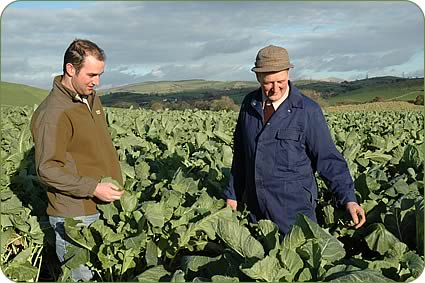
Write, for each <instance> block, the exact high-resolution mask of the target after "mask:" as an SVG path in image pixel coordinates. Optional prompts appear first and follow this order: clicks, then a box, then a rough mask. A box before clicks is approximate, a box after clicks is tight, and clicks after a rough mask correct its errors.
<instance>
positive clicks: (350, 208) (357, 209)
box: [345, 201, 366, 229]
mask: <svg viewBox="0 0 425 283" xmlns="http://www.w3.org/2000/svg"><path fill="white" fill-rule="evenodd" d="M345 209H346V210H347V212H348V213H349V214H350V215H351V219H353V223H354V224H353V225H351V226H354V228H355V229H358V228H360V227H361V226H362V225H363V224H364V223H365V222H366V214H365V212H364V209H363V208H362V207H361V206H360V205H358V204H357V202H354V201H350V202H347V204H346V205H345Z"/></svg>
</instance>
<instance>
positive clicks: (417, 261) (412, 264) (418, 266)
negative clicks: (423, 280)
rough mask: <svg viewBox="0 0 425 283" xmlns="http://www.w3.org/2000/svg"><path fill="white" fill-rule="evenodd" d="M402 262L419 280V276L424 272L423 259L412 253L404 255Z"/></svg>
mask: <svg viewBox="0 0 425 283" xmlns="http://www.w3.org/2000/svg"><path fill="white" fill-rule="evenodd" d="M401 261H402V262H403V263H404V264H405V266H406V267H407V268H408V269H409V271H410V273H411V274H412V275H413V277H415V278H418V277H419V275H421V273H422V272H423V271H424V261H423V260H422V258H421V257H420V256H419V255H417V254H415V253H414V252H412V251H410V252H407V253H406V254H404V255H403V257H402V258H401Z"/></svg>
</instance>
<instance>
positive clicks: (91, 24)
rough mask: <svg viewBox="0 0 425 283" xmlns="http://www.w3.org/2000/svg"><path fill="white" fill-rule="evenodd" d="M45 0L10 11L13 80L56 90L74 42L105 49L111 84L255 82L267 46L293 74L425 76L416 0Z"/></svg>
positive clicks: (5, 67)
mask: <svg viewBox="0 0 425 283" xmlns="http://www.w3.org/2000/svg"><path fill="white" fill-rule="evenodd" d="M22 3H24V2H22ZM34 3H37V2H34ZM40 3H41V2H40ZM43 3H44V4H43V5H40V6H39V7H37V6H36V5H34V4H33V5H32V6H31V7H26V6H25V5H24V4H19V2H16V3H12V4H11V5H9V6H8V8H7V9H6V10H5V11H4V13H3V15H2V34H1V41H2V53H1V56H2V58H1V59H2V61H1V62H2V78H3V79H4V80H10V81H14V82H24V83H28V84H31V85H36V86H41V87H46V88H47V87H50V85H51V74H53V73H58V72H61V69H62V58H63V52H64V51H65V49H66V48H67V46H68V45H69V43H70V42H71V41H72V40H73V39H75V38H87V39H90V40H93V41H94V42H96V43H97V44H98V45H99V46H101V47H102V48H103V49H104V50H105V52H106V55H107V61H106V63H107V71H106V73H105V75H104V76H103V79H102V82H103V83H104V84H105V85H115V84H116V85H120V84H125V83H133V82H137V80H159V79H164V80H165V79H167V80H174V79H176V80H177V79H193V78H204V79H215V80H242V79H247V80H254V79H255V76H253V74H252V72H250V68H251V67H252V65H253V63H254V60H255V55H256V53H257V51H258V50H259V49H260V48H262V47H264V46H266V45H268V44H276V45H282V46H285V47H286V48H287V49H288V51H289V54H290V56H291V61H292V63H294V64H295V67H296V68H295V69H294V70H293V72H292V74H293V76H296V75H300V74H306V73H308V72H309V73H310V74H309V75H308V76H312V77H314V76H315V75H316V74H319V73H320V72H323V71H328V72H338V74H337V75H338V76H341V77H348V76H352V72H353V71H358V72H365V71H372V70H373V71H376V73H379V71H380V70H381V71H382V72H384V71H388V70H390V68H389V67H391V66H392V67H394V68H400V66H403V68H405V69H406V73H407V72H414V71H416V70H417V69H418V64H417V63H415V64H413V63H412V60H413V61H421V64H422V65H423V35H424V30H423V14H422V13H421V11H420V10H419V9H418V7H416V6H415V5H414V4H413V3H410V2H367V3H364V2H341V3H340V2H298V1H271V2H252V1H247V2H243V1H238V2H232V1H230V2H222V1H218V2H210V1H205V2H202V1H176V2H173V1H170V2H164V1H158V2H154V1H124V2H113V1H93V2H87V3H86V2H78V3H79V5H78V6H76V5H73V6H70V8H66V2H64V3H62V5H60V6H57V5H56V6H55V5H50V6H49V3H48V2H43ZM69 5H71V4H69ZM417 54H420V56H418V55H417ZM412 58H413V59H412ZM413 65H414V66H413ZM397 66H398V67H397ZM422 69H423V67H422ZM382 74H383V75H384V73H382Z"/></svg>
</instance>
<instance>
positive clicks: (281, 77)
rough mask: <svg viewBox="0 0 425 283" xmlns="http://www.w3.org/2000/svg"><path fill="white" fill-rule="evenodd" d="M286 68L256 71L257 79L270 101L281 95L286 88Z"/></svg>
mask: <svg viewBox="0 0 425 283" xmlns="http://www.w3.org/2000/svg"><path fill="white" fill-rule="evenodd" d="M288 73H289V72H288V70H283V71H280V72H274V73H258V74H257V80H258V82H259V83H260V84H261V88H262V90H263V93H264V95H265V96H267V97H268V98H269V99H270V100H271V101H272V102H274V101H277V100H279V99H281V98H282V97H283V95H284V94H285V92H286V89H287V88H288Z"/></svg>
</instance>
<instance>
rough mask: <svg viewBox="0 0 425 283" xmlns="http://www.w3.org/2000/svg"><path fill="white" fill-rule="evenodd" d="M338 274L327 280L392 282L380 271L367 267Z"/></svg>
mask: <svg viewBox="0 0 425 283" xmlns="http://www.w3.org/2000/svg"><path fill="white" fill-rule="evenodd" d="M339 275H340V276H338V277H336V278H334V279H332V280H330V281H329V282H394V280H391V279H389V278H388V277H385V276H384V275H382V273H381V272H378V271H374V270H369V269H364V270H354V271H349V272H342V273H341V274H339Z"/></svg>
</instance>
